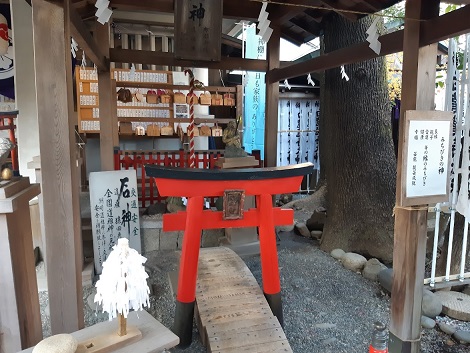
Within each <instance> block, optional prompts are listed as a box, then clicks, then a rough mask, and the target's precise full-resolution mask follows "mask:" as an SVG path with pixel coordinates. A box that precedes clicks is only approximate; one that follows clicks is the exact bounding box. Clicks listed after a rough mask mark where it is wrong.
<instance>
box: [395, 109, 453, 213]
mask: <svg viewBox="0 0 470 353" xmlns="http://www.w3.org/2000/svg"><path fill="white" fill-rule="evenodd" d="M405 126H406V128H405V145H404V148H403V162H402V166H399V167H401V168H402V180H401V194H400V196H401V197H400V199H401V202H399V205H400V206H415V205H422V204H429V203H436V202H445V201H447V200H448V199H449V174H450V173H449V165H450V155H451V148H450V147H451V131H452V113H450V112H440V111H414V110H408V111H406V112H405Z"/></svg>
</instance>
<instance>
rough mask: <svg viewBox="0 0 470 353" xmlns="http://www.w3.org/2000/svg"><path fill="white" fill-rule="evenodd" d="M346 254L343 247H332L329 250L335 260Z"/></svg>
mask: <svg viewBox="0 0 470 353" xmlns="http://www.w3.org/2000/svg"><path fill="white" fill-rule="evenodd" d="M344 254H346V253H345V252H344V250H343V249H333V250H331V252H330V255H331V257H332V258H334V259H336V260H341V258H342V257H343V256H344Z"/></svg>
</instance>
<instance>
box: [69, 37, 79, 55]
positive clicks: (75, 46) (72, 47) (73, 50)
mask: <svg viewBox="0 0 470 353" xmlns="http://www.w3.org/2000/svg"><path fill="white" fill-rule="evenodd" d="M77 50H78V43H77V42H76V41H75V39H73V38H72V41H71V43H70V51H71V53H72V56H73V57H74V58H76V57H77Z"/></svg>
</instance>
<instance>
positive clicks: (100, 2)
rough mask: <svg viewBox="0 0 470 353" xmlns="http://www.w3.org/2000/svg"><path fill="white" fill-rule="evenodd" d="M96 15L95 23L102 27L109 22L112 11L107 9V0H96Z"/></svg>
mask: <svg viewBox="0 0 470 353" xmlns="http://www.w3.org/2000/svg"><path fill="white" fill-rule="evenodd" d="M95 7H96V9H97V10H96V13H95V16H96V17H98V18H97V21H98V22H99V23H101V24H102V25H104V24H105V23H106V22H108V21H109V19H110V18H111V15H112V14H113V11H112V10H111V9H110V8H109V0H96V4H95Z"/></svg>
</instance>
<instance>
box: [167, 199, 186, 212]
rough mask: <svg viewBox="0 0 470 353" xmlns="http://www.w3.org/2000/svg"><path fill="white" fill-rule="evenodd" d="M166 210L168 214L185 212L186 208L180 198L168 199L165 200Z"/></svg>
mask: <svg viewBox="0 0 470 353" xmlns="http://www.w3.org/2000/svg"><path fill="white" fill-rule="evenodd" d="M166 210H167V211H168V212H170V213H176V212H179V211H186V206H185V205H184V204H183V199H182V198H181V197H168V198H167V199H166Z"/></svg>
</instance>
